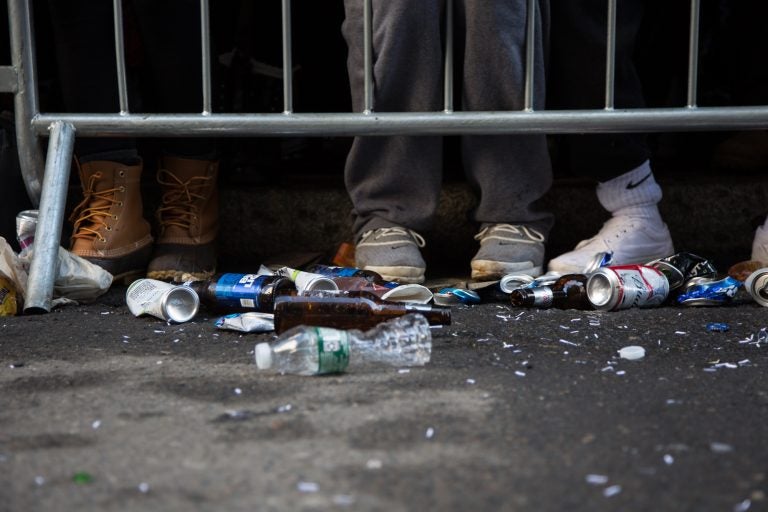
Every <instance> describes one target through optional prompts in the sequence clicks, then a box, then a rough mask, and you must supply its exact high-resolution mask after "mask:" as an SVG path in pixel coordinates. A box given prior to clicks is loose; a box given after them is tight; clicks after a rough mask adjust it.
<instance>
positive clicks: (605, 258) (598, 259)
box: [581, 251, 613, 274]
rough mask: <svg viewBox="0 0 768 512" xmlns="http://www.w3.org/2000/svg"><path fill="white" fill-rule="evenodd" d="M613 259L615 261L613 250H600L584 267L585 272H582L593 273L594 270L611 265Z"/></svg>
mask: <svg viewBox="0 0 768 512" xmlns="http://www.w3.org/2000/svg"><path fill="white" fill-rule="evenodd" d="M612 261H613V252H610V251H607V252H598V253H597V254H595V257H594V258H592V261H590V262H589V264H588V265H587V266H586V267H585V268H584V272H581V273H582V274H591V273H592V272H594V271H596V270H597V269H599V268H603V267H608V266H610V265H611V262H612Z"/></svg>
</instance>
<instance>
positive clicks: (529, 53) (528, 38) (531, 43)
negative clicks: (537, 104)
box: [524, 0, 536, 112]
mask: <svg viewBox="0 0 768 512" xmlns="http://www.w3.org/2000/svg"><path fill="white" fill-rule="evenodd" d="M526 25H527V26H526V34H525V100H524V101H525V110H526V111H528V112H531V111H533V101H534V98H533V74H534V67H533V64H534V62H535V59H536V0H528V16H527V21H526Z"/></svg>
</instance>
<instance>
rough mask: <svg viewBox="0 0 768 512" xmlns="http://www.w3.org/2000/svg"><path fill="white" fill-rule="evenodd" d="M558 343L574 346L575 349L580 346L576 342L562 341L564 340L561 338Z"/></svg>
mask: <svg viewBox="0 0 768 512" xmlns="http://www.w3.org/2000/svg"><path fill="white" fill-rule="evenodd" d="M558 341H559V342H560V343H564V344H566V345H571V346H574V347H578V346H579V344H578V343H574V342H572V341H568V340H564V339H562V338H560V339H559V340H558Z"/></svg>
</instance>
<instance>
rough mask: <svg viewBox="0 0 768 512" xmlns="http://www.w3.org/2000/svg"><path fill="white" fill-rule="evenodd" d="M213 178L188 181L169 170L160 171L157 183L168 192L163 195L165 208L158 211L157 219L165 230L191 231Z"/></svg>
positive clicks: (205, 177) (194, 177) (193, 178)
mask: <svg viewBox="0 0 768 512" xmlns="http://www.w3.org/2000/svg"><path fill="white" fill-rule="evenodd" d="M212 179H213V177H212V176H193V177H192V178H190V179H188V180H187V181H182V180H180V179H179V178H178V177H177V176H176V175H175V174H173V173H172V172H171V171H169V170H167V169H160V170H159V171H158V174H157V182H158V183H159V184H160V185H162V186H163V187H165V188H166V189H167V190H166V192H165V193H164V194H163V206H162V207H160V208H158V209H157V219H158V221H159V222H160V226H161V228H162V229H163V230H164V229H165V228H166V227H168V226H178V227H180V228H182V229H189V228H190V227H191V226H192V225H193V224H194V223H195V222H196V221H197V217H198V213H199V206H198V205H197V204H195V202H196V201H198V200H205V199H206V198H207V196H206V195H205V194H204V192H205V190H206V187H207V186H208V182H209V181H211V180H212Z"/></svg>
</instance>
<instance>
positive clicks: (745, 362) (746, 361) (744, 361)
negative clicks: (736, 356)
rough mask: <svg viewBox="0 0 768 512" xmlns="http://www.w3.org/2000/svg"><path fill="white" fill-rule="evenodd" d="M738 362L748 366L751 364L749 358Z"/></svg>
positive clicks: (740, 364)
mask: <svg viewBox="0 0 768 512" xmlns="http://www.w3.org/2000/svg"><path fill="white" fill-rule="evenodd" d="M738 364H739V366H746V365H748V364H749V359H742V360H741V361H739V363H738Z"/></svg>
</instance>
